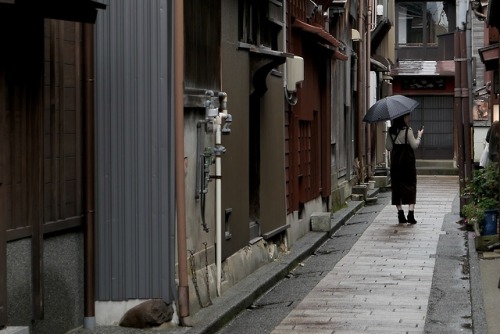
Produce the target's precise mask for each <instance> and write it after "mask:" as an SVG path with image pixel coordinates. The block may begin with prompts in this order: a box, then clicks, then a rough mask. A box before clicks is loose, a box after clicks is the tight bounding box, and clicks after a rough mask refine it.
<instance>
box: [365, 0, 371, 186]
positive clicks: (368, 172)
mask: <svg viewBox="0 0 500 334" xmlns="http://www.w3.org/2000/svg"><path fill="white" fill-rule="evenodd" d="M367 10H368V15H367V22H366V99H365V108H366V110H368V108H369V107H370V88H371V75H370V66H371V56H372V49H371V45H372V41H371V38H372V0H368V8H367ZM371 169H372V125H371V124H368V125H367V126H366V177H367V178H370V176H371Z"/></svg>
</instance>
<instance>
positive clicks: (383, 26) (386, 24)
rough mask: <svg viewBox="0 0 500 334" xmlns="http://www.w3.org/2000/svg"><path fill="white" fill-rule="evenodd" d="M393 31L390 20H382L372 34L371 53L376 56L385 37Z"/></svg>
mask: <svg viewBox="0 0 500 334" xmlns="http://www.w3.org/2000/svg"><path fill="white" fill-rule="evenodd" d="M389 30H391V21H390V20H389V19H388V18H384V19H382V20H381V21H380V22H379V23H378V24H377V26H376V27H375V29H373V31H372V33H371V46H370V49H371V50H370V51H371V53H372V54H374V53H375V52H376V51H377V48H378V47H379V45H380V43H382V41H383V39H384V37H385V35H387V33H388V32H389Z"/></svg>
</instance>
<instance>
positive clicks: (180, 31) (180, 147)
mask: <svg viewBox="0 0 500 334" xmlns="http://www.w3.org/2000/svg"><path fill="white" fill-rule="evenodd" d="M172 18H173V19H174V110H175V193H176V208H177V256H178V271H179V272H178V277H179V286H178V296H179V297H178V298H179V300H178V303H179V305H178V306H179V318H180V319H181V322H183V321H184V320H183V318H185V317H187V316H188V315H189V285H188V273H187V241H186V203H185V200H186V194H185V184H184V1H183V0H175V1H174V15H172Z"/></svg>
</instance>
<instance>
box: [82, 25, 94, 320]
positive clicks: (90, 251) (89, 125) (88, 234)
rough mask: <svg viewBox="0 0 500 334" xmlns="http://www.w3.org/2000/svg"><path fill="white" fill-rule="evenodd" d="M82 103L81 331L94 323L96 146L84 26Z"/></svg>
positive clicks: (89, 30) (90, 49)
mask: <svg viewBox="0 0 500 334" xmlns="http://www.w3.org/2000/svg"><path fill="white" fill-rule="evenodd" d="M83 75H84V87H83V94H84V97H83V101H84V113H85V129H84V131H85V167H84V168H85V171H84V173H85V211H84V212H85V230H84V238H85V239H84V240H85V241H84V242H85V245H84V256H85V260H84V261H85V265H84V275H85V283H84V284H85V292H84V318H83V327H84V328H86V329H90V330H93V329H94V328H95V325H96V320H95V234H94V233H95V185H94V184H95V166H94V154H95V147H94V145H95V142H94V138H95V137H94V119H95V118H94V26H93V24H89V23H84V24H83Z"/></svg>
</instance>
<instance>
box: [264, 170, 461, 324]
mask: <svg viewBox="0 0 500 334" xmlns="http://www.w3.org/2000/svg"><path fill="white" fill-rule="evenodd" d="M417 187H418V192H417V204H416V208H415V217H416V219H417V221H418V223H417V224H416V225H398V224H397V215H396V209H395V207H394V206H391V205H388V206H387V207H385V208H384V210H382V212H380V214H379V215H378V216H377V218H376V219H375V221H374V222H373V223H372V224H371V225H370V227H368V229H367V230H366V231H365V232H364V233H363V235H362V236H361V237H360V239H359V240H358V241H357V242H356V244H355V245H354V246H353V247H352V249H351V250H350V252H349V253H348V254H347V255H346V256H345V257H344V258H343V259H342V260H341V261H340V262H339V263H338V264H337V266H336V267H335V268H334V269H333V270H332V271H331V272H330V273H329V274H328V275H327V276H326V277H325V278H324V279H323V280H322V281H321V282H320V283H319V284H318V285H317V286H316V287H315V288H314V289H313V290H312V291H311V292H310V293H309V294H308V295H307V296H306V298H304V300H303V301H302V302H301V303H300V304H299V305H297V307H296V308H295V309H294V310H293V311H292V312H291V313H290V314H289V315H288V316H287V317H286V318H285V319H284V320H283V321H282V322H281V324H280V325H278V326H277V327H276V328H275V330H274V331H273V332H272V333H274V334H289V333H301V334H307V333H314V334H321V333H362V332H366V333H386V334H387V333H423V331H424V324H425V316H426V313H427V303H428V299H429V295H430V289H431V284H432V275H433V271H434V264H435V260H434V255H435V253H436V249H437V244H438V240H439V235H440V234H441V233H442V231H441V228H442V224H443V219H444V216H445V215H446V214H447V213H449V212H450V211H451V207H452V202H453V199H454V198H455V196H456V195H457V193H458V178H457V177H456V176H419V177H418V185H417ZM406 210H407V206H406V207H405V212H406Z"/></svg>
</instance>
